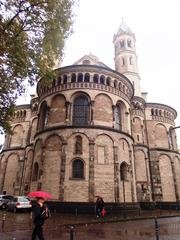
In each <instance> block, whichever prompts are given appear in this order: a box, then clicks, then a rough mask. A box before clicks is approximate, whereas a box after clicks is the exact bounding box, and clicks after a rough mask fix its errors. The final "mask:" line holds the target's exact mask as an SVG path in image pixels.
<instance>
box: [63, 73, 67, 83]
mask: <svg viewBox="0 0 180 240" xmlns="http://www.w3.org/2000/svg"><path fill="white" fill-rule="evenodd" d="M63 83H64V84H66V83H67V75H64V76H63Z"/></svg>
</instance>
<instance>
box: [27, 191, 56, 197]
mask: <svg viewBox="0 0 180 240" xmlns="http://www.w3.org/2000/svg"><path fill="white" fill-rule="evenodd" d="M28 197H32V198H34V197H35V198H36V197H39V198H44V199H50V198H52V196H51V194H49V193H47V192H43V191H36V192H30V193H29V194H28Z"/></svg>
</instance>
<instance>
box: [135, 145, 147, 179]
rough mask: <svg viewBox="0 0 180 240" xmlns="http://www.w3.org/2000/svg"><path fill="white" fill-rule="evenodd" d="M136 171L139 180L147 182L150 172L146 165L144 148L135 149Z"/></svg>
mask: <svg viewBox="0 0 180 240" xmlns="http://www.w3.org/2000/svg"><path fill="white" fill-rule="evenodd" d="M134 157H135V158H134V160H135V161H134V162H135V173H136V181H137V182H147V181H148V173H147V166H146V157H147V156H146V153H145V152H144V151H143V150H142V149H136V150H135V151H134Z"/></svg>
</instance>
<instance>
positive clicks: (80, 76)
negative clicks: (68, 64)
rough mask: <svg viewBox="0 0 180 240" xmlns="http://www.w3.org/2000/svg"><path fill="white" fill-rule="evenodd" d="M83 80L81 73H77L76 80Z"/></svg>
mask: <svg viewBox="0 0 180 240" xmlns="http://www.w3.org/2000/svg"><path fill="white" fill-rule="evenodd" d="M82 81H83V74H82V73H79V74H78V82H82Z"/></svg>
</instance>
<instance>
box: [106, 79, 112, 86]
mask: <svg viewBox="0 0 180 240" xmlns="http://www.w3.org/2000/svg"><path fill="white" fill-rule="evenodd" d="M106 83H107V85H108V86H110V85H111V78H110V77H107V78H106Z"/></svg>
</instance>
